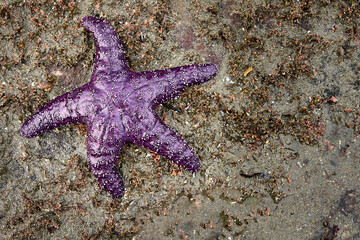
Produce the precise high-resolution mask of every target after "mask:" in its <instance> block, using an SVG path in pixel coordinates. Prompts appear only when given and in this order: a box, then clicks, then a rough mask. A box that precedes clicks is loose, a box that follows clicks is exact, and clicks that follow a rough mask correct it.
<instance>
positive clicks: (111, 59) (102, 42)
mask: <svg viewBox="0 0 360 240" xmlns="http://www.w3.org/2000/svg"><path fill="white" fill-rule="evenodd" d="M81 24H82V25H83V27H84V28H85V29H86V30H88V31H89V32H91V33H92V35H93V38H94V40H95V47H96V54H95V64H94V72H93V76H96V73H99V74H101V73H109V71H110V70H114V71H129V67H128V64H127V61H126V55H125V49H124V46H123V45H122V43H121V41H120V39H119V37H118V35H117V34H116V32H115V30H114V28H113V27H112V26H111V25H110V24H109V23H108V22H106V21H105V20H102V19H100V18H96V17H91V16H87V17H84V18H83V19H82V20H81ZM92 80H94V77H93V78H92Z"/></svg>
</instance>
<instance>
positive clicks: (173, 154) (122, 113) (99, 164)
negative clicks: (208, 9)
mask: <svg viewBox="0 0 360 240" xmlns="http://www.w3.org/2000/svg"><path fill="white" fill-rule="evenodd" d="M81 23H82V25H83V27H84V28H85V29H86V30H88V31H90V32H91V33H92V35H93V38H94V39H95V46H96V55H95V64H94V70H93V74H92V77H91V80H90V82H89V83H87V84H85V85H83V86H82V87H80V88H77V89H75V90H73V91H71V92H67V93H65V94H63V95H61V96H59V97H57V98H55V99H54V100H52V101H51V102H49V103H48V104H46V105H45V106H43V107H42V108H40V109H39V111H38V112H37V113H35V114H34V115H32V116H31V117H30V118H29V119H28V120H27V121H26V122H25V123H24V124H23V125H22V127H21V130H20V132H21V135H22V136H24V137H27V138H30V137H35V136H37V135H40V134H42V133H43V132H45V131H48V130H51V129H54V128H57V127H60V126H63V125H65V124H68V123H85V124H86V125H87V156H88V161H89V167H90V170H91V172H92V173H93V175H94V176H95V178H96V179H97V181H98V182H99V184H100V185H101V186H102V187H103V188H104V189H105V190H106V191H108V192H109V193H110V194H111V195H112V196H113V197H114V198H119V197H122V196H123V195H124V191H125V188H124V182H123V179H122V177H121V176H120V174H119V171H118V169H117V164H116V163H117V156H118V154H119V152H120V150H121V148H122V146H123V145H124V143H125V142H132V143H135V144H136V145H138V146H142V147H145V148H148V149H150V150H151V151H153V152H155V153H157V154H160V155H162V156H164V157H166V158H168V159H170V160H171V161H172V162H174V163H176V164H178V165H180V166H181V167H183V168H185V169H186V170H188V171H191V172H196V171H198V170H199V169H200V162H199V159H198V158H197V157H196V155H195V154H194V152H193V151H192V150H191V148H190V146H189V145H188V144H187V143H186V142H185V140H184V139H182V138H181V137H180V136H179V135H177V134H176V133H175V132H174V131H173V130H172V129H171V128H169V127H168V126H167V125H165V123H163V122H162V121H161V120H160V119H159V117H158V116H157V114H156V112H155V110H154V109H155V108H156V106H158V105H159V104H162V103H164V102H165V101H167V100H169V99H171V98H174V97H175V96H177V95H178V94H179V92H180V91H181V90H183V89H184V88H185V87H186V86H189V85H190V84H201V83H204V82H206V81H209V80H210V79H212V78H213V77H214V76H215V75H216V73H217V67H216V66H215V65H213V64H207V65H189V66H181V67H175V68H169V69H165V70H155V71H152V72H149V71H145V72H132V71H131V70H130V69H129V67H128V64H127V61H126V58H125V50H124V47H123V45H122V44H121V42H120V40H119V38H118V36H117V34H116V32H115V30H114V29H113V27H112V26H111V25H110V24H109V23H108V22H106V21H104V20H102V19H99V18H95V17H91V16H88V17H85V18H83V19H82V21H81Z"/></svg>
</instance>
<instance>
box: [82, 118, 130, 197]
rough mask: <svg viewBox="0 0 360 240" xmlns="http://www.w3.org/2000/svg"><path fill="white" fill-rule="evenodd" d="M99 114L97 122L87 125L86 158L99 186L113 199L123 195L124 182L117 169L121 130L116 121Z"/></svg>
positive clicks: (121, 139)
mask: <svg viewBox="0 0 360 240" xmlns="http://www.w3.org/2000/svg"><path fill="white" fill-rule="evenodd" d="M106 114H108V113H100V114H99V117H98V118H97V121H95V122H94V123H93V124H89V126H88V132H87V156H88V163H89V168H90V170H91V172H92V173H93V175H94V177H95V178H96V180H97V181H98V183H99V185H100V186H101V187H102V188H103V189H105V190H106V191H107V192H109V193H110V194H111V196H112V197H114V198H121V197H122V196H123V195H124V192H125V187H124V181H123V179H122V177H121V175H120V173H119V170H118V169H117V156H118V154H119V152H120V150H121V148H122V146H123V145H124V137H123V129H122V126H121V125H118V123H119V122H118V120H116V119H115V121H114V119H109V118H106V116H107V115H106Z"/></svg>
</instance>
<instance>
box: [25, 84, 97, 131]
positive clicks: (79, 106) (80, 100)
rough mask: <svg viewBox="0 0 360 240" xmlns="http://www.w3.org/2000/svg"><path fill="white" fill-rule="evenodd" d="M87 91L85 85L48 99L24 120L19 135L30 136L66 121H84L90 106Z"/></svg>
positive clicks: (62, 124)
mask: <svg viewBox="0 0 360 240" xmlns="http://www.w3.org/2000/svg"><path fill="white" fill-rule="evenodd" d="M89 91H90V90H89V89H87V85H85V86H83V87H81V88H77V89H75V90H74V91H72V92H67V93H65V94H63V95H61V96H59V97H57V98H55V99H54V100H52V101H50V102H49V103H48V104H46V105H45V106H43V107H41V108H40V109H39V110H38V111H37V112H36V113H35V114H34V115H32V116H31V117H30V118H29V119H28V120H26V121H25V122H24V124H23V125H22V126H21V129H20V133H21V135H22V136H24V137H26V138H31V137H35V136H38V135H40V134H42V133H44V132H45V131H48V130H52V129H54V128H57V127H60V126H64V125H66V124H68V123H79V122H84V120H85V119H84V114H87V113H86V111H89V109H90V108H91V107H90V105H91V102H88V101H87V100H88V98H89V94H86V92H89Z"/></svg>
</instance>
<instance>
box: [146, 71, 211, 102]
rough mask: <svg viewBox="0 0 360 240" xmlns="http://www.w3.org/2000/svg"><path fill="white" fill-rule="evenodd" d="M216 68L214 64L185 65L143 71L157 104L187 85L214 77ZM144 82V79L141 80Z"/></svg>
mask: <svg viewBox="0 0 360 240" xmlns="http://www.w3.org/2000/svg"><path fill="white" fill-rule="evenodd" d="M217 72H218V69H217V67H216V65H214V64H205V65H196V64H195V65H187V66H180V67H175V68H169V69H165V70H156V71H153V72H143V73H140V76H141V75H142V76H144V75H145V78H146V79H147V83H148V84H149V83H150V84H149V88H151V90H152V91H151V92H152V94H153V101H152V102H153V105H154V106H157V105H158V104H162V103H164V102H166V101H168V100H170V99H171V98H174V97H175V96H177V95H179V93H180V91H182V90H183V89H184V88H186V87H187V86H189V85H193V84H201V83H204V82H207V81H209V80H211V79H212V78H214V77H215V75H216V74H217ZM142 82H143V84H144V83H145V84H146V81H142Z"/></svg>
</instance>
